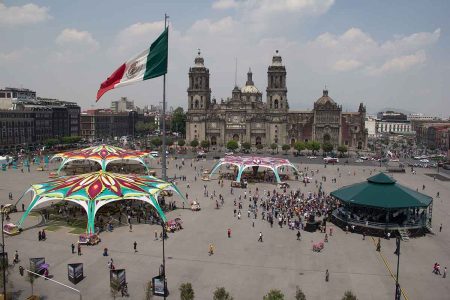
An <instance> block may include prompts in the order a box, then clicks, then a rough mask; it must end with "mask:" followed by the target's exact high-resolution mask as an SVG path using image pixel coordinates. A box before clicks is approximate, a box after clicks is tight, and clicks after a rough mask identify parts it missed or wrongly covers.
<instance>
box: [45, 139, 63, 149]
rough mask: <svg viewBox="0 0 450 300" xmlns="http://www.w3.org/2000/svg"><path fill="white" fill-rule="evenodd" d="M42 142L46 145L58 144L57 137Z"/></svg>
mask: <svg viewBox="0 0 450 300" xmlns="http://www.w3.org/2000/svg"><path fill="white" fill-rule="evenodd" d="M44 144H45V146H47V147H52V146H55V145H58V144H59V140H58V139H46V140H45V141H44Z"/></svg>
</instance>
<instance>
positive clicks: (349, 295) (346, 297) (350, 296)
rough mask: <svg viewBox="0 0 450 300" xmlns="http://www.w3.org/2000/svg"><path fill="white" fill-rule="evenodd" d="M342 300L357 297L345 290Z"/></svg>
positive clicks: (353, 299) (351, 299)
mask: <svg viewBox="0 0 450 300" xmlns="http://www.w3.org/2000/svg"><path fill="white" fill-rule="evenodd" d="M342 300H358V298H356V296H355V295H353V293H352V292H351V291H346V292H345V294H344V297H342Z"/></svg>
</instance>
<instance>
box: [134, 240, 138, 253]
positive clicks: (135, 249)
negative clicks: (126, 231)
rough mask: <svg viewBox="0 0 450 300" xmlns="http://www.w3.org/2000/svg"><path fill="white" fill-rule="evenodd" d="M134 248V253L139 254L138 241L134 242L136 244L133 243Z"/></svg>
mask: <svg viewBox="0 0 450 300" xmlns="http://www.w3.org/2000/svg"><path fill="white" fill-rule="evenodd" d="M133 248H134V253H136V252H138V250H137V243H136V241H134V243H133Z"/></svg>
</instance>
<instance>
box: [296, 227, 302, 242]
mask: <svg viewBox="0 0 450 300" xmlns="http://www.w3.org/2000/svg"><path fill="white" fill-rule="evenodd" d="M301 237H302V234H301V233H300V230H298V231H297V241H301Z"/></svg>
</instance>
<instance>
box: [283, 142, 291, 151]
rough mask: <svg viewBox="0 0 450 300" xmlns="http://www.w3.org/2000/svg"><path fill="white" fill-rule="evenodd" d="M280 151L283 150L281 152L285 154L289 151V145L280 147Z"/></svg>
mask: <svg viewBox="0 0 450 300" xmlns="http://www.w3.org/2000/svg"><path fill="white" fill-rule="evenodd" d="M281 149H283V151H284V152H285V153H287V152H288V151H289V149H291V145H288V144H284V145H283V146H281Z"/></svg>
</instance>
